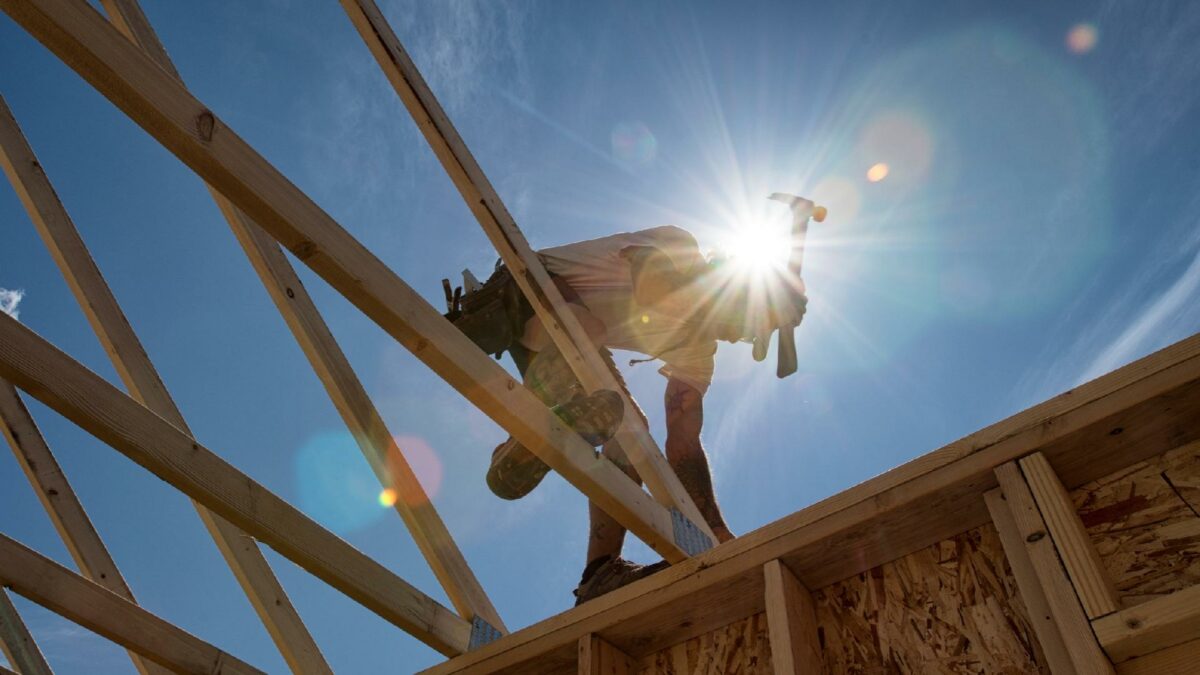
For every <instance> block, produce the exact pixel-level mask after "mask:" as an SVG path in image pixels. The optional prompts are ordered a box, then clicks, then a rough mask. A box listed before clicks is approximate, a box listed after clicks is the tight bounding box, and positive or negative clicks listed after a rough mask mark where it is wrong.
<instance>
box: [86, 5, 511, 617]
mask: <svg viewBox="0 0 1200 675" xmlns="http://www.w3.org/2000/svg"><path fill="white" fill-rule="evenodd" d="M102 4H103V5H104V8H105V11H106V12H107V13H108V16H109V19H110V21H111V22H112V23H113V25H114V26H116V27H117V29H118V30H120V31H121V33H122V34H124V35H125V37H127V38H129V39H130V40H131V41H133V42H134V44H137V45H139V46H140V47H142V49H143V50H144V51H145V52H146V53H147V54H149V55H150V56H151V58H153V59H154V61H155V62H156V63H158V65H160V66H162V67H163V68H164V69H166V70H167V72H169V73H171V74H173V75H174V76H175V77H176V79H179V80H180V81H181V82H182V78H180V77H179V72H178V71H177V70H176V69H175V65H174V64H173V63H172V62H171V60H170V58H169V57H168V55H167V51H166V49H165V48H164V47H163V46H162V43H161V42H160V41H159V39H158V35H157V34H156V33H155V32H154V28H153V27H152V26H151V25H150V21H149V19H148V18H147V17H146V14H145V12H143V11H142V8H141V6H140V5H139V4H138V3H137V0H102ZM208 190H209V193H210V194H211V195H212V198H213V200H214V201H216V203H217V207H218V208H219V209H220V210H221V213H222V214H223V215H224V216H225V220H226V222H227V223H228V224H229V227H230V229H232V230H233V234H234V236H235V237H237V240H238V242H239V243H240V244H241V245H242V249H243V250H244V251H245V253H246V256H247V257H248V258H249V259H250V263H251V265H252V266H253V267H254V270H255V271H256V272H257V273H258V276H259V279H260V280H261V281H262V283H263V286H264V287H265V288H266V289H267V292H268V293H269V294H270V296H271V299H272V300H273V301H274V302H275V306H276V307H277V308H278V309H279V312H280V314H282V315H283V318H284V320H285V321H286V323H287V325H288V328H290V329H291V331H292V335H293V336H294V337H295V338H296V341H297V342H298V343H299V344H300V347H301V349H302V350H303V351H304V355H305V356H306V357H308V361H309V363H310V364H311V366H312V368H313V370H314V371H315V372H316V374H317V377H318V378H320V380H321V383H322V384H323V385H324V386H325V391H326V392H327V393H328V394H329V397H330V399H332V401H333V404H334V407H335V408H337V411H338V413H340V414H341V416H342V419H343V420H344V421H345V423H346V426H347V427H348V428H349V430H350V434H351V435H352V436H353V437H354V440H355V442H356V443H357V444H358V446H359V449H360V450H361V451H362V453H363V456H364V457H365V458H366V459H367V462H368V464H370V466H371V469H372V470H373V471H374V472H375V476H376V478H378V480H379V482H380V484H381V485H382V486H383V487H384V488H389V489H392V490H395V492H396V494H397V496H398V498H397V499H396V500H395V509H396V511H397V512H398V513H399V514H400V517H401V518H402V519H403V521H404V524H405V525H406V526H407V527H408V530H409V532H410V533H411V534H412V536H413V540H414V541H415V542H416V544H417V548H419V549H420V551H421V553H422V555H424V557H425V560H426V562H428V563H429V566H430V567H431V568H432V569H433V573H434V576H436V577H437V579H438V581H439V582H440V583H441V585H442V588H443V589H444V590H445V591H446V595H447V596H448V597H449V598H450V601H451V602H452V603H453V604H454V607H455V609H457V610H458V613H459V614H460V615H461V616H462V617H463V618H465V619H467V620H468V621H470V620H471V619H473V618H475V617H476V616H478V617H479V618H481V619H483V620H484V621H486V622H487V623H488V624H489V625H491V626H492V627H493V628H495V629H497V630H499V631H501V632H507V629H506V628H505V626H504V622H503V621H502V620H501V619H500V614H499V613H498V612H497V611H496V608H495V607H494V606H493V605H492V601H491V600H490V599H489V598H488V596H487V593H486V592H484V590H483V587H482V586H481V585H480V583H479V580H478V579H477V578H476V577H475V574H474V572H472V571H471V568H470V566H469V565H467V561H466V558H464V557H463V554H462V552H461V551H460V550H459V548H458V545H457V544H455V543H454V538H453V537H451V536H450V532H449V530H447V529H446V525H445V523H444V522H442V519H441V517H440V516H438V513H437V510H436V509H435V508H434V507H433V502H432V501H431V500H430V499H429V495H427V494H426V493H425V490H424V488H422V487H421V483H420V481H419V480H417V476H416V474H415V473H414V472H413V470H412V467H411V466H410V465H409V463H408V460H407V459H405V457H404V453H403V451H402V450H401V449H400V448H399V446H398V445H397V444H396V440H395V436H394V435H393V434H392V433H391V431H389V430H388V427H387V424H386V423H385V422H384V421H383V416H382V415H380V414H379V411H378V409H377V408H376V407H375V405H374V403H372V401H371V398H370V396H369V395H368V394H367V391H366V388H365V387H363V385H362V382H361V381H360V380H359V379H358V376H357V375H356V374H355V372H354V369H353V368H352V367H351V365H350V361H349V359H347V358H346V355H345V353H344V352H343V351H342V349H341V347H339V346H338V343H337V340H336V339H334V337H333V332H332V331H331V330H330V329H329V326H328V325H327V324H326V323H325V320H324V319H323V318H322V317H321V313H320V311H318V310H317V306H316V303H314V302H313V300H312V297H311V296H310V295H309V294H308V290H307V289H305V287H304V284H303V283H302V282H301V281H300V277H299V276H298V275H297V274H296V271H295V270H294V269H293V268H292V265H291V263H290V262H288V259H287V256H286V255H284V253H283V250H282V249H280V248H279V244H277V243H276V242H275V240H274V239H271V237H270V236H268V235H267V234H266V233H265V232H263V231H262V229H261V228H259V227H258V225H257V224H255V223H254V222H253V221H251V220H250V218H249V217H248V216H247V215H246V214H245V213H242V211H241V210H240V209H238V208H237V207H236V206H234V205H233V204H232V203H231V202H230V201H229V200H228V199H226V198H225V196H224V195H222V194H221V193H220V192H217V191H216V190H214V189H213V188H212V187H209V188H208Z"/></svg>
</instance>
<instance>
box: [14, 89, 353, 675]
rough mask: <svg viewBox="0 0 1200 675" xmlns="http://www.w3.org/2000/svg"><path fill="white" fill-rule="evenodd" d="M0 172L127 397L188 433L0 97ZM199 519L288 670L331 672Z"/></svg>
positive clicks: (267, 590)
mask: <svg viewBox="0 0 1200 675" xmlns="http://www.w3.org/2000/svg"><path fill="white" fill-rule="evenodd" d="M0 166H2V167H3V169H4V172H5V174H7V176H8V178H9V181H10V182H11V183H12V185H13V188H14V189H15V190H16V192H17V196H18V197H19V198H20V200H21V203H22V204H23V205H24V206H25V210H26V211H27V212H28V213H29V217H30V219H31V220H32V221H33V223H34V225H35V226H36V227H37V230H38V234H40V235H41V237H42V240H43V241H44V242H45V244H46V247H47V248H48V249H49V250H50V253H51V255H52V257H53V258H54V261H55V262H56V263H57V264H58V266H59V269H60V270H61V271H62V274H63V276H64V277H65V278H66V280H67V283H68V285H69V286H70V288H71V291H72V293H73V294H74V295H75V299H76V301H78V302H79V305H80V307H81V308H82V309H83V311H84V314H85V315H86V316H87V318H88V322H89V323H90V324H91V326H92V330H94V331H95V333H96V336H97V337H98V338H99V339H100V342H101V344H102V345H103V346H104V350H105V352H107V353H108V355H109V358H110V360H111V361H112V363H113V366H114V367H115V368H116V370H117V373H118V374H119V375H120V377H121V380H122V381H123V382H124V383H125V386H126V388H127V389H128V390H129V392H130V394H131V395H132V396H133V397H134V398H136V399H137V400H138V401H139V402H141V403H143V404H144V405H146V406H147V407H149V408H150V409H152V410H153V411H154V412H155V413H157V414H159V415H161V416H162V417H164V418H165V419H167V420H168V421H169V422H171V423H172V424H174V425H175V426H176V427H178V428H180V429H182V430H184V431H185V432H187V431H188V426H187V422H186V421H185V420H184V418H183V413H181V412H180V411H179V408H178V407H177V406H176V405H175V401H174V400H173V399H172V398H171V395H170V393H168V391H167V388H166V385H164V384H163V381H162V379H161V378H160V377H159V375H158V370H157V369H156V368H155V367H154V364H153V363H152V362H151V361H150V357H149V356H148V355H147V354H146V350H145V349H144V348H143V347H142V343H141V341H140V340H139V339H138V337H137V334H136V333H135V332H134V330H133V327H132V326H131V325H130V323H129V320H128V319H127V318H126V316H125V313H124V312H123V311H122V310H121V306H120V304H119V303H118V302H117V299H116V297H115V296H114V295H113V293H112V291H111V289H109V287H108V283H107V282H106V281H105V280H104V276H103V275H102V274H101V273H100V269H99V268H98V267H97V266H96V263H95V261H93V260H92V256H91V254H90V253H89V252H88V249H87V245H86V244H85V243H84V242H83V238H82V237H80V236H79V232H78V230H77V229H76V228H75V224H74V223H73V222H72V221H71V217H70V216H69V215H68V214H67V210H66V208H64V207H63V205H62V202H61V201H60V200H59V198H58V195H57V194H56V193H55V191H54V187H53V186H52V185H51V184H50V179H49V178H48V177H47V176H46V174H45V172H44V171H43V170H42V167H41V164H40V163H39V162H38V160H37V156H36V155H35V154H34V152H33V149H32V148H31V147H29V143H28V141H26V139H25V136H24V134H22V133H21V129H20V127H19V126H18V125H17V121H16V119H14V118H13V115H12V112H11V111H10V110H9V109H8V105H7V104H6V103H5V102H4V99H3V97H0ZM196 511H197V513H198V514H199V515H200V520H201V521H202V522H203V523H204V526H205V528H206V529H207V530H208V532H209V534H210V535H211V536H212V538H213V541H214V542H216V544H217V548H218V549H219V550H220V551H221V554H222V555H223V556H224V558H225V561H226V563H227V564H228V565H229V568H230V570H231V571H232V572H233V574H234V577H235V578H236V579H237V580H238V583H239V584H240V585H241V587H242V590H243V591H244V592H245V593H246V597H247V598H249V600H250V603H251V605H253V607H254V609H255V611H256V612H257V613H258V616H259V618H260V619H261V620H262V622H263V625H264V626H266V628H267V632H268V633H269V634H270V635H271V638H272V639H273V640H274V641H275V645H276V646H277V647H278V648H279V650H280V653H282V655H283V657H284V660H286V661H287V663H288V665H289V666H290V667H291V668H292V670H294V671H296V672H303V673H314V674H318V673H319V674H324V673H330V672H332V670H331V669H330V667H329V664H328V663H326V662H325V657H324V656H323V655H322V654H321V650H320V649H319V648H318V647H317V643H316V641H314V640H313V638H312V635H311V634H309V632H308V629H307V628H306V627H305V626H304V622H303V620H301V618H300V615H299V613H297V612H296V609H295V607H293V606H292V603H291V600H289V599H288V597H287V593H286V592H285V591H284V589H283V586H281V585H280V583H279V580H278V579H277V578H276V577H275V573H274V572H273V571H272V570H271V567H270V565H269V564H268V563H267V559H266V558H265V557H263V554H262V551H260V550H259V549H258V546H257V545H255V543H254V542H253V541H252V540H249V539H248V538H247V537H246V536H245V535H244V534H243V533H242V532H240V531H239V530H238V529H237V528H236V527H233V526H232V525H230V524H229V523H227V522H225V521H224V520H223V519H221V518H220V517H215V516H213V515H212V514H211V513H209V512H208V510H207V509H205V508H203V507H200V506H197V509H196Z"/></svg>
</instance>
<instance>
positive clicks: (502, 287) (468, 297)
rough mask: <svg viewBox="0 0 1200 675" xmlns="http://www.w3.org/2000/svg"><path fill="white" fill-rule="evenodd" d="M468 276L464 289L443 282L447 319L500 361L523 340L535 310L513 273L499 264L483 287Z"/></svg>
mask: <svg viewBox="0 0 1200 675" xmlns="http://www.w3.org/2000/svg"><path fill="white" fill-rule="evenodd" d="M472 281H473V277H469V276H467V274H464V283H465V286H466V288H467V290H466V292H464V291H463V286H459V287H458V288H455V289H454V291H453V292H451V290H450V281H449V280H448V279H443V280H442V288H443V290H444V291H445V293H446V304H447V308H448V310H449V311H447V312H446V314H445V317H446V318H447V319H449V320H450V322H451V323H453V324H454V326H455V327H456V328H458V329H459V330H461V331H462V332H463V334H464V335H466V336H467V337H468V338H470V339H471V342H474V343H475V344H476V345H477V346H478V347H479V348H480V349H482V350H483V351H484V352H485V353H487V354H492V355H494V356H495V357H496V358H497V359H499V358H500V357H501V356H502V355H503V354H504V352H506V351H508V350H509V349H511V348H512V346H513V345H514V344H515V343H516V342H517V340H519V339H520V338H521V335H522V334H523V333H524V331H525V322H526V321H528V320H529V319H530V318H531V317H532V316H533V308H532V307H530V305H529V303H528V302H527V301H526V300H525V296H523V295H522V294H521V289H520V288H518V287H517V282H516V280H514V279H513V276H512V273H511V272H509V270H508V268H507V267H505V266H504V265H502V264H499V263H497V266H496V271H495V272H493V273H492V276H490V277H488V280H487V281H485V282H483V284H482V285H479V284H478V282H475V285H474V287H473V288H472Z"/></svg>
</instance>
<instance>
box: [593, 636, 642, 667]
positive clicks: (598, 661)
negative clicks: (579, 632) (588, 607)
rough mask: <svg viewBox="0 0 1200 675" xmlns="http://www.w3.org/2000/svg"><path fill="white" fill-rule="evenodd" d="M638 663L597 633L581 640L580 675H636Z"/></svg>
mask: <svg viewBox="0 0 1200 675" xmlns="http://www.w3.org/2000/svg"><path fill="white" fill-rule="evenodd" d="M636 672H637V662H636V661H635V660H634V659H632V658H630V656H629V655H628V654H626V653H625V652H623V651H621V650H620V649H617V648H616V647H614V646H612V645H611V644H609V643H608V641H606V640H605V639H604V638H602V637H600V636H599V635H596V634H595V633H588V634H587V635H584V636H583V637H581V638H579V669H578V673H579V675H634V673H636Z"/></svg>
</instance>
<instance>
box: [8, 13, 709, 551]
mask: <svg viewBox="0 0 1200 675" xmlns="http://www.w3.org/2000/svg"><path fill="white" fill-rule="evenodd" d="M0 9H3V11H4V12H5V13H7V14H8V15H9V16H10V17H12V18H13V19H14V20H16V21H17V23H19V24H20V25H21V26H23V27H24V28H25V29H26V30H27V31H29V32H30V34H31V35H33V36H34V37H35V38H36V39H38V40H39V41H41V42H42V43H43V44H44V45H46V46H47V47H48V48H50V50H51V51H53V52H54V53H55V54H57V55H58V56H59V58H61V59H62V60H63V61H64V62H65V63H67V64H68V65H69V66H71V67H72V68H73V69H75V70H76V72H78V73H79V74H80V75H82V76H83V77H84V79H85V80H87V81H88V82H89V83H91V84H92V85H93V86H94V87H96V88H97V90H98V91H100V92H101V93H102V94H104V95H105V96H106V97H108V98H109V100H111V101H112V102H113V103H114V104H116V105H117V107H119V108H121V109H122V110H123V111H124V112H125V113H126V114H128V115H129V116H130V117H131V118H132V119H133V120H134V121H135V122H137V123H138V124H139V125H141V126H142V127H143V128H144V129H146V130H147V131H148V132H149V133H150V134H151V135H153V136H154V137H155V138H157V139H158V140H159V142H161V143H163V145H164V146H165V147H166V148H167V149H168V150H171V151H172V152H173V153H175V154H176V156H178V157H179V158H180V159H181V160H183V161H184V163H186V164H187V165H188V166H190V167H191V168H192V169H193V170H194V171H196V172H197V173H198V174H200V176H201V177H202V178H204V179H205V180H206V181H207V182H208V183H209V184H210V185H212V186H213V187H214V188H216V189H218V190H220V191H221V193H222V194H224V195H225V196H226V197H228V198H229V199H230V201H231V202H233V203H234V204H235V205H237V206H238V208H240V209H242V210H243V211H244V212H245V213H246V214H247V215H248V216H250V217H251V218H253V219H254V221H255V222H257V223H258V224H259V225H260V226H261V227H263V228H264V229H265V230H266V231H267V232H268V233H269V234H270V235H271V236H272V237H273V238H275V239H276V240H277V241H279V242H280V243H281V244H283V245H284V246H285V247H286V248H287V249H288V250H290V251H291V252H292V253H293V254H295V255H296V256H297V257H298V258H299V259H300V260H301V261H303V262H304V263H305V264H306V265H308V266H309V267H310V268H311V269H312V270H313V271H314V272H316V273H317V274H318V275H320V276H321V277H322V278H323V279H325V280H326V281H327V282H329V283H330V285H332V286H333V287H334V288H335V289H337V290H338V291H339V292H340V293H342V295H343V296H345V297H346V298H347V299H348V300H350V301H351V302H352V303H354V304H355V305H356V306H357V307H358V308H359V309H360V310H362V311H363V312H364V313H365V314H366V315H367V316H368V317H370V318H371V319H372V320H373V321H375V323H376V324H378V325H379V326H380V327H381V328H383V329H384V330H385V331H387V332H388V333H389V334H390V335H391V336H392V337H394V338H395V339H396V340H397V341H398V342H400V344H402V345H404V347H405V348H407V349H408V350H409V351H411V352H413V353H414V354H415V355H416V356H417V357H418V358H419V359H421V361H422V362H424V363H425V364H426V365H427V366H429V367H430V368H431V369H432V370H433V371H434V372H436V373H437V374H438V375H439V376H441V377H442V379H444V380H446V382H447V383H449V384H450V385H451V386H453V387H454V388H455V389H457V390H458V391H459V392H460V393H461V394H463V396H465V397H466V398H467V399H468V400H470V401H471V402H472V403H473V404H475V405H476V406H477V407H478V408H479V409H480V410H482V411H483V412H484V413H485V414H487V415H488V416H489V417H491V418H492V419H493V420H494V421H495V422H496V423H497V424H499V425H500V426H501V427H503V428H505V429H506V430H507V431H508V432H509V433H510V434H512V435H513V436H514V437H515V438H516V439H517V440H518V441H520V442H521V443H522V444H524V445H525V446H526V447H528V448H529V449H530V450H531V451H532V452H534V453H535V454H537V455H538V456H539V457H540V458H541V459H542V460H543V461H545V462H546V463H547V464H549V465H550V467H551V468H553V469H554V470H555V471H557V472H558V473H560V474H561V475H562V476H563V477H564V478H565V479H566V480H567V481H569V482H571V483H572V484H574V485H575V486H576V487H577V488H579V489H580V490H581V491H582V492H583V493H584V494H585V495H586V496H587V497H588V498H590V499H591V500H592V501H593V502H595V503H596V504H597V505H598V506H600V508H602V509H604V510H605V511H607V512H608V513H609V514H610V515H611V516H613V517H614V518H615V519H616V520H617V521H618V522H620V523H621V524H622V525H624V526H625V527H627V528H628V529H629V530H630V531H631V532H633V533H634V534H635V536H638V537H640V538H641V539H642V540H643V541H645V542H646V543H647V544H648V545H649V546H650V547H651V548H653V549H655V550H656V551H657V552H658V553H659V554H660V555H662V556H664V557H665V558H667V559H668V560H670V561H672V562H678V561H681V560H683V559H685V558H687V557H688V554H687V551H686V550H685V549H684V548H683V547H682V545H681V544H680V543H678V542H677V541H676V536H675V526H676V524H677V523H676V521H675V520H674V519H673V518H672V516H671V514H670V513H669V512H668V511H667V510H666V509H664V508H663V507H662V506H660V505H659V504H657V503H655V502H654V500H653V499H652V498H651V497H650V496H649V495H648V494H646V492H645V491H643V490H642V489H641V488H639V487H638V486H637V485H636V484H635V483H634V482H633V481H631V480H630V479H629V478H628V477H627V476H625V475H624V474H623V473H622V472H621V471H620V469H618V468H617V467H616V466H615V465H613V464H612V462H609V461H607V460H605V459H603V458H600V457H597V456H596V454H595V452H594V450H593V449H592V448H590V447H588V446H587V445H586V444H585V443H584V441H583V440H582V439H581V438H579V436H578V435H577V434H575V433H574V432H572V431H571V430H570V429H568V428H567V427H566V426H565V425H564V424H563V423H562V422H561V421H560V420H559V419H558V418H557V417H556V416H555V415H554V414H553V413H552V412H550V410H548V409H547V408H546V407H545V406H544V405H542V404H541V402H540V401H538V400H537V399H536V398H535V397H534V396H533V394H531V393H530V392H528V391H526V390H525V389H524V387H521V386H520V385H519V384H518V383H517V382H516V381H515V380H514V379H513V378H512V377H511V376H509V375H508V373H507V372H505V370H504V369H503V368H501V367H500V366H499V365H497V364H496V363H494V362H493V361H492V360H491V359H490V358H489V357H488V356H487V355H486V354H484V353H483V352H482V351H480V350H479V348H478V347H476V346H475V345H474V344H473V343H472V342H471V341H470V340H469V339H467V337H466V336H464V335H463V334H462V333H461V332H460V331H459V330H458V329H457V328H455V327H454V326H453V325H451V324H450V323H449V322H448V321H446V319H445V318H444V317H443V316H442V315H441V314H440V313H439V312H438V311H437V310H436V309H434V308H433V307H432V306H430V305H429V303H427V302H426V301H425V300H424V299H423V298H421V296H420V295H419V294H417V293H416V292H415V291H413V289H412V288H410V287H409V286H408V285H407V284H405V283H404V282H403V281H402V280H401V279H400V278H399V277H398V276H396V274H395V273H394V272H392V271H391V270H390V269H388V267H387V266H386V265H384V264H383V262H382V261H380V260H379V259H378V258H376V257H375V256H374V255H372V254H371V253H370V251H368V250H367V249H366V248H365V247H363V246H362V244H360V243H359V242H358V241H357V240H355V239H354V238H353V237H352V236H351V235H350V234H349V233H348V232H346V231H345V230H344V229H343V228H342V227H341V226H340V225H338V224H337V222H335V221H334V220H333V219H332V218H330V217H329V215H328V214H326V213H325V212H324V211H322V210H321V209H320V207H318V206H317V205H316V204H314V203H313V202H312V200H311V199H309V198H308V197H307V196H306V195H305V194H304V193H303V192H301V191H300V190H299V189H298V188H296V187H295V186H294V185H292V184H291V183H290V182H289V181H288V180H287V179H286V178H284V177H283V176H282V175H281V174H280V173H279V172H278V170H276V169H275V168H274V167H272V166H271V165H270V164H269V163H268V162H267V161H266V160H265V159H263V158H262V157H261V156H260V155H258V153H256V152H255V151H254V150H253V149H252V148H250V147H249V146H248V145H247V144H246V143H245V142H244V141H243V140H242V139H241V138H239V137H238V136H237V135H236V134H235V133H233V131H231V130H230V129H228V128H227V127H226V126H225V125H224V124H223V123H222V122H220V121H219V120H218V119H217V118H216V117H215V116H214V115H213V113H212V112H211V111H210V110H208V109H207V108H205V107H204V106H203V104H201V103H200V102H199V101H197V100H196V99H195V98H193V97H192V96H191V95H190V94H189V93H188V92H187V90H186V89H184V88H183V86H182V85H181V84H179V82H178V81H176V80H175V79H174V78H172V77H171V76H170V74H169V73H167V72H166V71H163V70H162V69H161V68H159V67H158V66H157V65H155V64H154V63H153V62H152V61H150V59H149V58H148V57H147V56H146V55H145V54H143V53H142V52H141V51H140V50H138V49H137V48H136V47H135V46H134V45H132V44H131V43H130V42H129V41H128V40H127V39H126V38H125V37H124V36H122V35H121V34H120V33H119V32H118V31H116V29H114V28H113V27H112V26H110V25H109V24H108V22H106V21H105V20H104V18H103V17H101V16H100V15H99V14H98V13H97V12H96V11H95V10H94V9H92V8H91V7H90V6H89V5H88V4H87V3H86V2H82V1H80V0H0Z"/></svg>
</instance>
